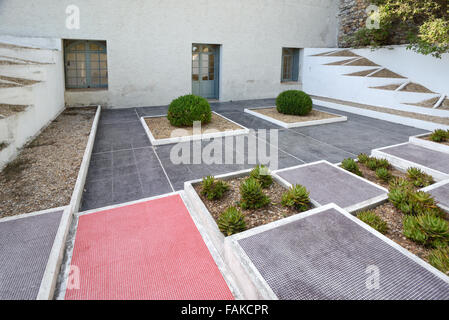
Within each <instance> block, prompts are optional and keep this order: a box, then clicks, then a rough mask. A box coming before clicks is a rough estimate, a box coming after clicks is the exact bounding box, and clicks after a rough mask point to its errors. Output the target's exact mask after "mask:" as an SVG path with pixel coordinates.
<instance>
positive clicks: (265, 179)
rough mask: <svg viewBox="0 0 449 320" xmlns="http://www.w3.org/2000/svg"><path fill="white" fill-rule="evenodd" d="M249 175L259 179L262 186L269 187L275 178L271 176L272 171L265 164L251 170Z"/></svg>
mask: <svg viewBox="0 0 449 320" xmlns="http://www.w3.org/2000/svg"><path fill="white" fill-rule="evenodd" d="M249 176H250V177H252V178H254V179H256V180H257V181H259V183H260V185H261V186H262V188H268V187H269V186H271V185H272V184H273V178H272V177H271V174H270V171H269V170H268V168H267V167H265V166H264V165H258V166H256V167H255V168H254V169H253V170H251V172H250V174H249Z"/></svg>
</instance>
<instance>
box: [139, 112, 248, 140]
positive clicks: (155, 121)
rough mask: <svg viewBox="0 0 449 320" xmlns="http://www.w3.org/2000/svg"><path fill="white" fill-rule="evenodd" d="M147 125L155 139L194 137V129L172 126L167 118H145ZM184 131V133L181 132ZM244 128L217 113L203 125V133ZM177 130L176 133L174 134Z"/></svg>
mask: <svg viewBox="0 0 449 320" xmlns="http://www.w3.org/2000/svg"><path fill="white" fill-rule="evenodd" d="M145 123H146V124H147V126H148V128H149V129H150V131H151V134H152V135H153V137H154V138H155V139H166V138H171V137H172V133H173V134H174V135H173V137H188V136H191V135H193V126H192V127H175V126H172V125H171V124H170V121H168V119H167V117H166V116H163V117H150V118H145ZM180 129H181V130H184V132H181V131H180ZM240 129H243V127H241V126H239V125H237V124H235V123H234V122H231V121H229V120H227V119H225V118H223V117H222V116H219V115H218V114H216V113H212V119H211V121H210V122H209V123H207V124H203V125H201V133H205V131H208V130H216V131H218V132H224V131H229V130H240ZM175 130H177V131H176V132H174V131H175Z"/></svg>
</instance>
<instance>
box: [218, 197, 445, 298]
mask: <svg viewBox="0 0 449 320" xmlns="http://www.w3.org/2000/svg"><path fill="white" fill-rule="evenodd" d="M329 209H335V210H337V211H338V212H339V213H341V214H343V215H344V216H345V217H346V218H348V219H350V220H351V221H353V222H355V223H356V224H357V225H359V226H360V227H362V228H364V229H365V230H367V231H368V232H370V233H371V234H373V235H374V236H376V237H377V238H379V239H380V240H382V241H384V242H386V243H387V244H388V245H390V246H391V247H393V248H394V249H396V250H397V251H399V252H400V253H402V254H403V255H405V256H406V257H408V258H410V259H411V260H413V261H414V262H416V263H417V264H419V265H420V266H422V267H423V268H425V269H426V270H428V271H429V272H431V273H432V274H434V275H435V276H437V277H438V278H440V279H441V280H443V281H444V282H446V283H449V277H448V276H447V275H445V274H444V273H443V272H441V271H439V270H438V269H436V268H435V267H433V266H432V265H430V264H429V263H427V262H425V261H424V260H422V259H420V258H419V257H418V256H416V255H414V254H412V253H411V252H409V251H408V250H406V249H405V248H403V247H402V246H400V245H399V244H397V243H396V242H394V241H393V240H391V239H389V238H387V237H386V236H384V235H383V234H381V233H379V232H378V231H376V230H375V229H373V228H372V227H370V226H369V225H367V224H365V223H364V222H362V221H361V220H359V219H357V218H356V217H354V216H353V215H352V214H350V213H348V212H347V211H345V210H344V209H341V208H340V207H339V206H337V205H336V204H334V203H330V204H327V205H325V206H322V207H318V208H315V209H312V210H310V211H308V212H304V213H303V214H301V215H294V216H291V217H288V218H285V219H282V220H278V221H275V222H272V223H269V224H266V225H263V226H260V227H256V228H253V229H251V230H248V231H244V232H242V233H238V234H236V235H233V236H231V237H228V238H227V239H226V241H225V246H226V250H227V253H228V254H232V255H234V259H235V260H234V261H235V262H240V263H239V264H231V266H230V267H231V269H232V270H233V271H234V272H238V273H239V274H240V275H241V277H245V278H242V279H240V281H242V282H246V283H248V284H249V285H248V286H251V288H252V289H253V290H254V291H253V292H252V294H253V295H252V296H251V299H258V298H262V299H278V298H277V296H276V295H275V294H274V292H273V291H272V290H271V288H270V287H269V285H268V284H267V282H266V281H265V279H264V278H263V277H262V276H261V275H260V273H259V271H258V270H257V268H256V266H255V265H254V264H253V263H252V261H251V260H250V259H249V257H248V256H247V255H246V253H245V251H244V250H243V248H242V247H241V246H240V245H239V243H238V241H239V240H241V239H244V238H248V237H251V236H253V235H256V234H258V233H262V232H265V231H268V230H271V229H275V228H277V227H280V226H283V225H286V224H288V223H291V222H294V221H298V220H301V219H304V218H307V217H309V216H312V215H315V214H319V213H321V212H323V211H326V210H329Z"/></svg>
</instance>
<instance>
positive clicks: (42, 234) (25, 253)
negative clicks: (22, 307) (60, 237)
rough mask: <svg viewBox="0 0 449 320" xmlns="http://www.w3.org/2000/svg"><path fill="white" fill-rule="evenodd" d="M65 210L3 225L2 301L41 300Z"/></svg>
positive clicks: (0, 246) (0, 225)
mask: <svg viewBox="0 0 449 320" xmlns="http://www.w3.org/2000/svg"><path fill="white" fill-rule="evenodd" d="M61 216H62V211H54V212H49V213H45V214H41V215H36V216H30V217H26V218H20V219H15V220H10V221H5V222H0V257H1V259H0V300H34V299H36V297H37V294H38V292H39V288H40V285H41V281H42V277H43V275H44V271H45V268H46V266H47V261H48V258H49V256H50V252H51V248H52V246H53V242H54V239H55V236H56V233H57V231H58V227H59V223H60V220H61Z"/></svg>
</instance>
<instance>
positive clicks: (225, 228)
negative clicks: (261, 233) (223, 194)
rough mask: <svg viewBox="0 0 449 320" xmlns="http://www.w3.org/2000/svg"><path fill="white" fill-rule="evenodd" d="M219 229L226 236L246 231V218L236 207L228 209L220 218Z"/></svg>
mask: <svg viewBox="0 0 449 320" xmlns="http://www.w3.org/2000/svg"><path fill="white" fill-rule="evenodd" d="M217 223H218V228H219V229H220V231H221V232H223V234H224V235H225V236H231V235H233V234H236V233H239V232H242V231H245V230H246V222H245V216H244V215H243V214H242V212H241V211H240V210H239V209H237V208H236V207H229V208H227V209H226V210H225V211H224V212H223V213H222V214H221V215H220V217H219V218H218V221H217Z"/></svg>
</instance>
